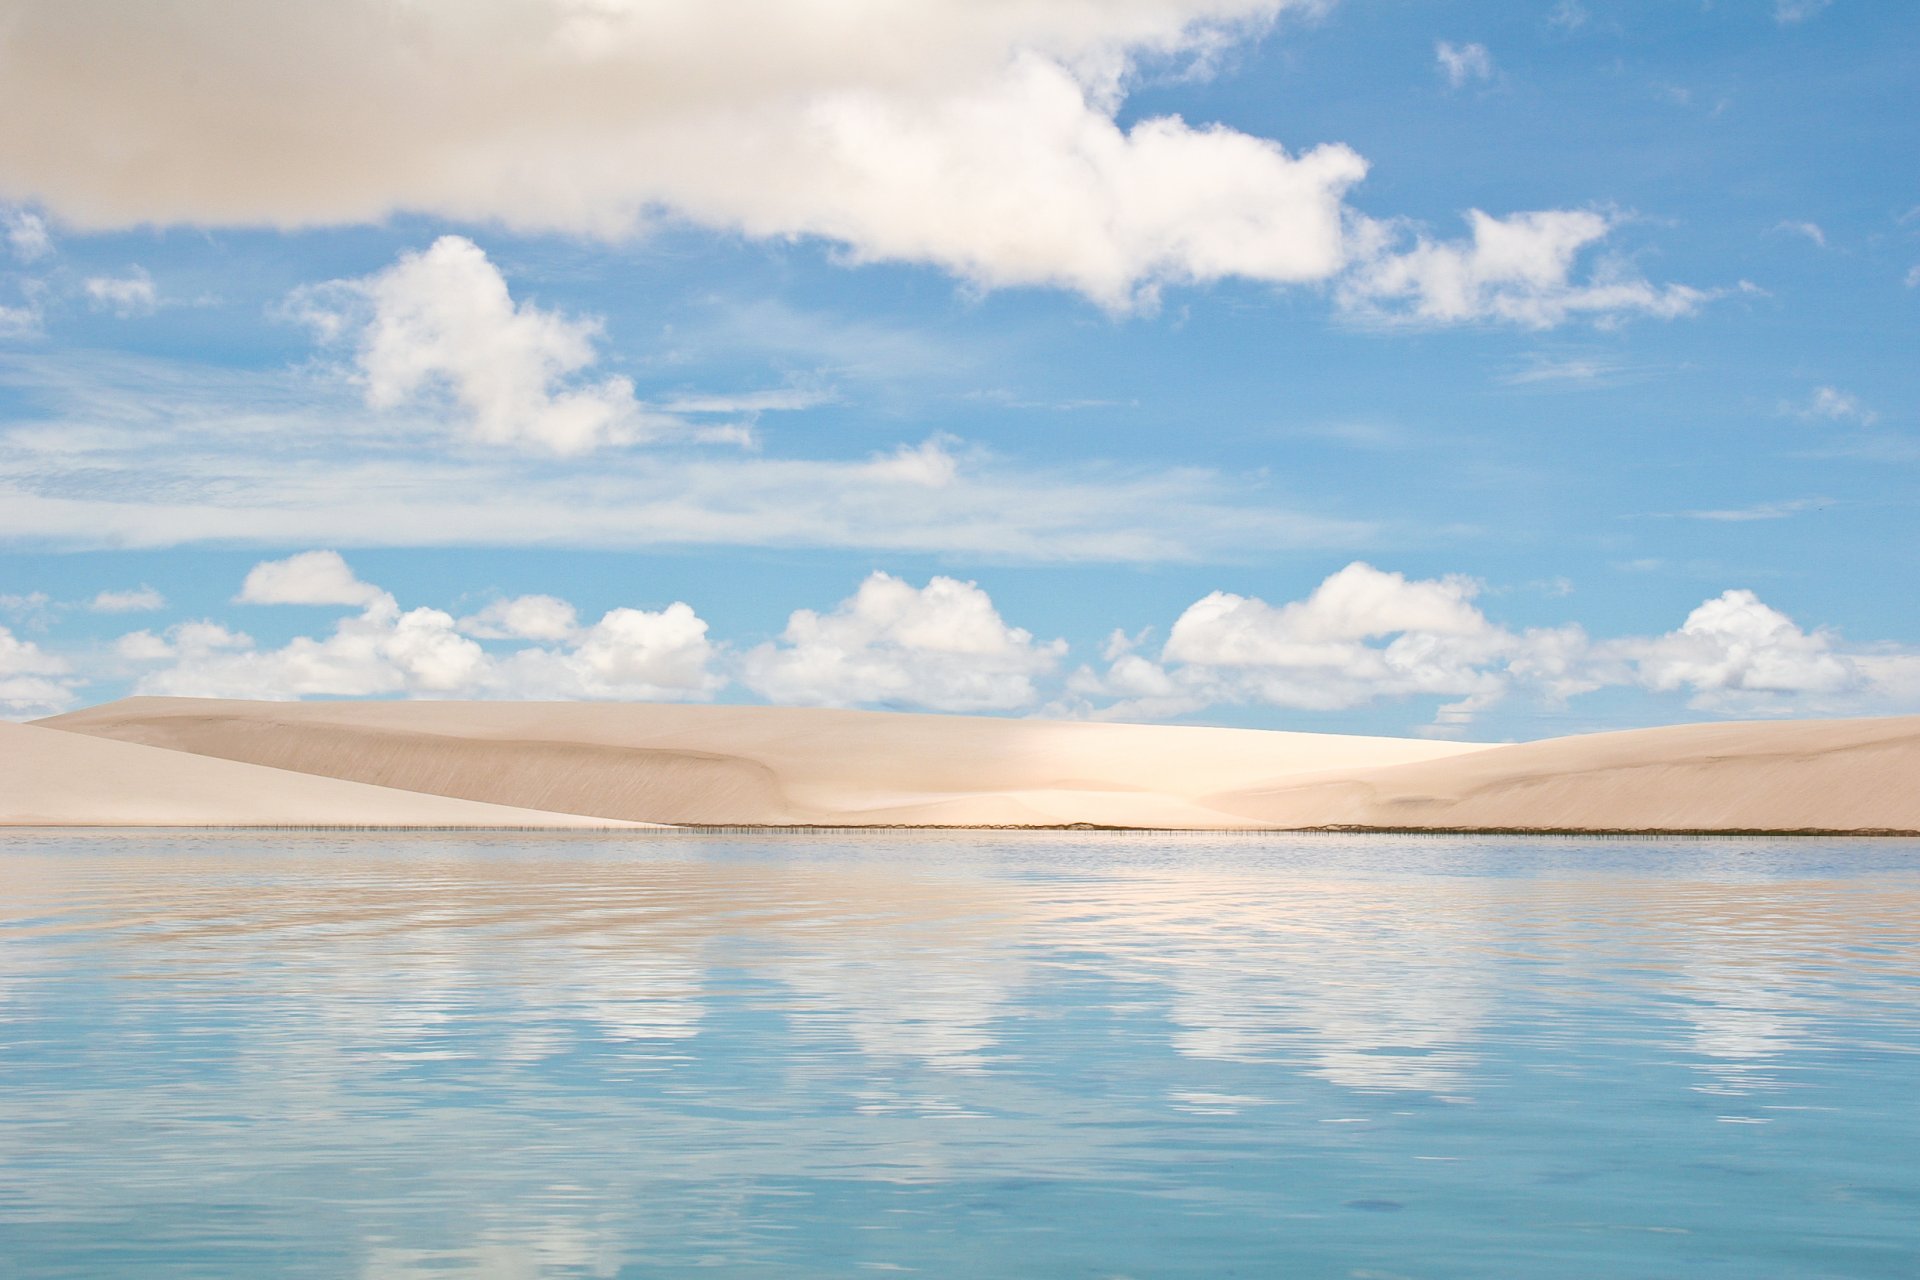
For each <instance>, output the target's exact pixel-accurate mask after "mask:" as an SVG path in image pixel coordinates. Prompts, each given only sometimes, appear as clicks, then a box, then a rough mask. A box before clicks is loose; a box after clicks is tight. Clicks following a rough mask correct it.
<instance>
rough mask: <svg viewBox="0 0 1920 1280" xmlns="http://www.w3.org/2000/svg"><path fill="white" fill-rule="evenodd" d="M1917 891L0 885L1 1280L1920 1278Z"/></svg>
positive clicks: (197, 840)
mask: <svg viewBox="0 0 1920 1280" xmlns="http://www.w3.org/2000/svg"><path fill="white" fill-rule="evenodd" d="M1916 1086H1920V842H1917V841H1907V840H1878V841H1876V840H1840V839H1760V838H1751V839H1750V838H1721V839H1646V840H1636V839H1550V838H1535V839H1516V838H1510V837H1431V836H1430V837H1412V836H1409V837H1398V836H1271V835H1258V836H1256V835H1237V836H1219V835H1210V836H1184V835H1181V836H1176V835H1160V834H1144V833H1143V834H1114V833H1084V834H1083V833H1009V832H951V833H900V832H894V833H866V834H859V835H830V834H817V835H781V836H774V835H764V836H763V835H751V834H747V835H729V836H720V835H693V834H678V833H664V834H653V833H648V834H639V835H579V834H574V835H551V836H527V835H521V834H513V835H507V834H499V835H489V834H417V833H416V834H405V835H400V834H380V833H355V834H338V833H325V832H226V833H216V832H156V831H122V832H55V831H14V832H9V833H5V834H4V835H0V1260H4V1262H0V1273H4V1274H6V1275H9V1276H13V1275H19V1276H25V1277H68V1276H74V1277H78V1276H100V1275H140V1276H143V1277H173V1276H179V1277H186V1276H194V1277H207V1276H222V1277H224V1276H235V1277H238V1276H259V1275H269V1274H271V1275H275V1276H303V1277H304V1276H314V1277H321V1276H325V1277H335V1276H360V1277H414V1276H448V1275H480V1276H498V1277H536V1276H539V1277H544V1276H590V1277H651V1276H667V1275H682V1274H695V1273H697V1274H701V1275H711V1276H735V1275H739V1276H768V1277H828V1276H846V1275H852V1274H863V1273H873V1274H884V1273H910V1274H920V1275H927V1276H993V1277H1001V1276H1006V1277H1012V1276H1038V1277H1135V1278H1138V1280H1145V1278H1146V1277H1160V1276H1179V1277H1203V1276H1204V1277H1215V1276H1228V1275H1241V1276H1278V1275H1285V1276H1303V1277H1318V1276H1327V1277H1351V1278H1360V1277H1375V1278H1385V1277H1399V1276H1404V1277H1468V1276H1475V1277H1478V1276H1527V1277H1542V1276H1603V1275H1604V1276H1635V1277H1656V1276H1674V1277H1680V1276H1687V1277H1702V1276H1707V1277H1712V1276H1726V1277H1742V1278H1745V1277H1752V1276H1757V1275H1765V1276H1771V1277H1840V1276H1845V1277H1856V1276H1859V1277H1868V1276H1886V1277H1896V1276H1897V1277H1909V1276H1912V1275H1914V1274H1916V1273H1920V1107H1917V1106H1915V1105H1914V1097H1915V1094H1916Z"/></svg>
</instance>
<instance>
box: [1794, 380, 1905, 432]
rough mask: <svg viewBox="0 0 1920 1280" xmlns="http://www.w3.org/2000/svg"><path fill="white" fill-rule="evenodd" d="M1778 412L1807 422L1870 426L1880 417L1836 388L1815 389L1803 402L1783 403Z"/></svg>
mask: <svg viewBox="0 0 1920 1280" xmlns="http://www.w3.org/2000/svg"><path fill="white" fill-rule="evenodd" d="M1780 412H1782V413H1784V414H1790V415H1791V416H1793V417H1796V418H1803V419H1806V420H1809V421H1812V420H1824V421H1827V422H1851V423H1855V424H1857V425H1859V426H1863V427H1866V426H1872V425H1873V424H1874V423H1875V422H1878V421H1879V420H1880V415H1879V413H1877V412H1876V411H1874V410H1873V409H1870V408H1868V407H1867V406H1866V405H1865V404H1862V403H1861V401H1860V397H1859V396H1856V395H1854V394H1853V393H1852V392H1851V391H1842V390H1841V389H1840V388H1838V387H1815V388H1814V389H1813V391H1812V393H1811V394H1809V395H1808V396H1807V398H1806V399H1804V400H1797V401H1783V402H1781V405H1780Z"/></svg>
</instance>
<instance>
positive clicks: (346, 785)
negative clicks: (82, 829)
mask: <svg viewBox="0 0 1920 1280" xmlns="http://www.w3.org/2000/svg"><path fill="white" fill-rule="evenodd" d="M614 825H619V826H626V825H629V824H624V823H621V824H615V823H608V822H607V821H605V820H604V819H599V818H581V817H578V816H575V815H573V814H565V813H540V812H536V811H534V810H531V809H516V808H509V807H506V806H503V805H492V804H479V803H476V802H474V801H471V800H453V799H448V798H447V797H445V796H437V795H423V794H421V793H418V792H412V791H395V790H392V789H390V788H386V787H370V786H367V785H365V784H364V783H358V782H342V781H340V780H339V779H337V778H324V777H313V776H309V775H306V774H300V773H288V772H286V771H284V770H281V769H267V768H262V767H261V766H259V765H252V764H238V763H235V762H233V761H230V760H216V759H211V758H208V757H205V756H195V755H188V754H185V753H183V752H178V751H162V750H159V749H157V748H154V747H143V746H138V745H135V744H133V743H127V742H115V741H112V740H111V739H107V738H90V737H85V736H83V735H80V734H74V733H57V732H55V731H54V730H51V729H42V728H36V727H35V726H33V725H20V724H5V723H0V826H39V827H61V826H116V827H127V826H136V827H202V826H206V827H273V826H316V827H335V826H375V827H576V828H577V827H599V828H605V827H608V826H614Z"/></svg>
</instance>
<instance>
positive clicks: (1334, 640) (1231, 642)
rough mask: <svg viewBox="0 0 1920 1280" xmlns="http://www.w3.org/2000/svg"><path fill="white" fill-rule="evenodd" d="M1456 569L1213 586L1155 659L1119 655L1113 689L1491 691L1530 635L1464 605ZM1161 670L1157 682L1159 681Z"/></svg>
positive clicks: (1466, 582) (1311, 704) (1465, 584)
mask: <svg viewBox="0 0 1920 1280" xmlns="http://www.w3.org/2000/svg"><path fill="white" fill-rule="evenodd" d="M1478 591H1479V587H1478V584H1476V583H1475V582H1473V581H1472V580H1471V579H1468V578H1463V577H1459V576H1453V577H1447V578H1436V579H1427V580H1412V581H1410V580H1408V579H1407V578H1406V577H1405V576H1404V575H1401V574H1398V573H1386V572H1383V571H1381V570H1379V569H1376V568H1374V567H1373V566H1372V565H1369V564H1365V563H1362V562H1355V563H1353V564H1350V565H1348V566H1347V567H1346V568H1344V569H1342V570H1340V571H1339V572H1338V573H1335V574H1333V575H1331V576H1330V577H1328V578H1327V579H1326V581H1324V582H1322V583H1321V584H1320V585H1319V586H1318V587H1317V588H1315V589H1314V591H1313V592H1312V593H1311V594H1310V595H1308V596H1307V597H1306V598H1305V599H1304V600H1299V601H1294V602H1291V603H1288V604H1284V605H1279V606H1275V605H1270V604H1268V603H1267V602H1266V601H1264V600H1259V599H1254V598H1250V597H1246V596H1239V595H1234V594H1232V593H1230V592H1222V591H1216V592H1213V593H1212V594H1210V595H1208V596H1206V597H1204V598H1203V599H1201V600H1199V601H1196V602H1195V603H1194V604H1193V605H1191V606H1189V607H1188V608H1187V610H1186V611H1185V612H1184V613H1182V614H1181V615H1180V617H1179V619H1178V620H1177V621H1175V623H1174V624H1173V628H1172V630H1171V631H1170V632H1169V633H1168V636H1167V642H1166V644H1165V646H1163V648H1162V649H1161V653H1160V661H1159V663H1158V664H1157V665H1156V664H1149V663H1146V662H1145V661H1144V660H1143V659H1139V658H1138V656H1137V655H1130V656H1131V657H1132V658H1133V659H1134V660H1133V661H1131V662H1129V661H1128V660H1127V659H1125V658H1123V659H1122V660H1121V662H1119V663H1116V664H1115V666H1116V668H1119V670H1117V671H1110V672H1109V678H1110V679H1113V678H1117V679H1118V680H1119V682H1120V687H1119V689H1117V690H1116V691H1117V692H1121V693H1123V694H1125V695H1128V696H1130V697H1132V698H1135V699H1139V698H1145V699H1147V700H1148V702H1149V704H1152V703H1154V702H1164V703H1165V704H1166V705H1172V704H1174V703H1177V701H1178V700H1179V699H1180V698H1181V697H1183V696H1184V698H1185V700H1186V701H1187V702H1188V703H1189V704H1190V705H1205V704H1206V703H1209V702H1216V701H1219V702H1259V703H1265V704H1268V705H1272V706H1282V707H1298V708H1303V709H1314V710H1340V709H1344V708H1348V707H1356V706H1360V705H1363V704H1365V703H1368V702H1372V701H1374V700H1376V699H1381V698H1403V697H1409V696H1413V695H1418V694H1440V695H1445V696H1449V697H1457V698H1470V699H1475V700H1476V704H1479V703H1486V702H1491V701H1493V700H1496V699H1497V698H1498V697H1499V696H1500V695H1501V694H1502V693H1503V692H1504V689H1505V683H1506V680H1505V677H1504V676H1503V675H1502V669H1503V667H1504V666H1505V664H1506V663H1507V662H1508V661H1510V660H1511V659H1512V658H1514V657H1515V656H1516V655H1519V654H1521V653H1522V652H1524V651H1525V650H1526V649H1527V648H1528V645H1529V641H1528V639H1527V638H1526V637H1521V636H1516V635H1514V634H1512V633H1511V632H1508V631H1507V630H1505V629H1504V628H1502V627H1499V626H1496V625H1495V624H1494V623H1492V622H1490V621H1489V620H1488V619H1487V618H1486V616H1485V615H1484V614H1482V613H1481V612H1480V610H1479V609H1478V608H1477V607H1476V606H1475V605H1474V604H1473V603H1472V601H1473V598H1474V596H1475V595H1477V594H1478ZM1163 677H1164V680H1163Z"/></svg>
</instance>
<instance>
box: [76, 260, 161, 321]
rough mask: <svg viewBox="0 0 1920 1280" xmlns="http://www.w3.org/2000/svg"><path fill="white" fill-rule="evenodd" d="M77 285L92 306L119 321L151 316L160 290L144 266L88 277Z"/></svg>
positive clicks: (157, 302)
mask: <svg viewBox="0 0 1920 1280" xmlns="http://www.w3.org/2000/svg"><path fill="white" fill-rule="evenodd" d="M81 287H82V288H83V289H84V290H85V291H86V295H87V299H88V300H89V301H90V302H92V303H93V305H94V306H95V307H98V308H100V309H102V310H106V311H111V312H113V314H115V315H117V316H119V317H120V318H121V319H123V320H124V319H128V318H131V317H133V316H146V315H152V314H153V312H154V311H155V309H157V308H158V307H159V305H160V291H159V290H158V289H157V288H155V287H154V283H153V277H152V276H150V275H148V274H147V270H146V268H145V267H134V268H133V269H132V270H131V271H129V272H127V274H125V275H123V276H89V277H88V278H87V280H86V281H85V283H84V284H83V285H82V286H81Z"/></svg>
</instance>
